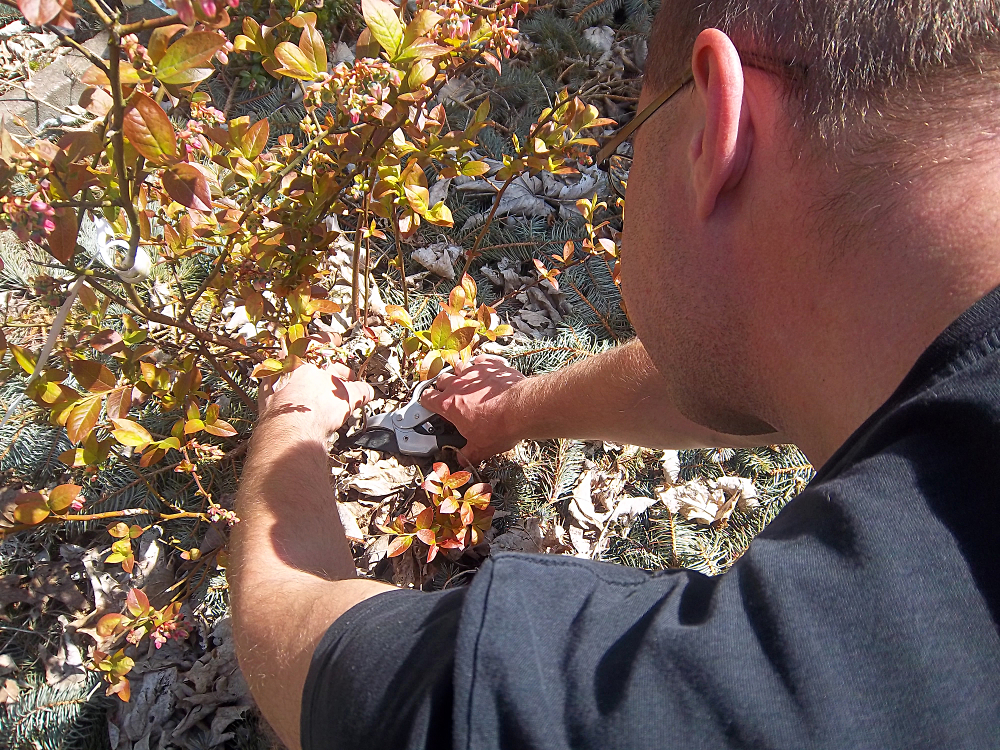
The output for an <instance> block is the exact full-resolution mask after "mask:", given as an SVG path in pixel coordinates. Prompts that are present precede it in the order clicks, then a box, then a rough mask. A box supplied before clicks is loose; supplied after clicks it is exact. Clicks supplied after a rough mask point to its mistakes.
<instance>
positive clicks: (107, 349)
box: [89, 329, 125, 354]
mask: <svg viewBox="0 0 1000 750" xmlns="http://www.w3.org/2000/svg"><path fill="white" fill-rule="evenodd" d="M89 343H90V345H91V346H92V347H93V348H94V349H96V350H97V351H99V352H104V353H105V354H114V353H115V352H118V351H121V350H122V349H124V348H125V344H124V342H123V341H122V336H121V334H120V333H118V331H113V330H111V329H108V330H104V331H98V332H97V333H95V334H94V335H93V336H91V337H90V342H89Z"/></svg>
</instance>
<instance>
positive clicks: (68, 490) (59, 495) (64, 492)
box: [49, 484, 83, 513]
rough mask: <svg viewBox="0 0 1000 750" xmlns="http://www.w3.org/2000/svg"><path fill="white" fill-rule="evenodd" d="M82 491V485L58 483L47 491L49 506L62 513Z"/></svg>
mask: <svg viewBox="0 0 1000 750" xmlns="http://www.w3.org/2000/svg"><path fill="white" fill-rule="evenodd" d="M82 491H83V487H81V486H80V485H78V484H60V485H59V486H58V487H55V488H54V489H53V490H52V491H50V492H49V507H50V508H51V509H52V510H53V512H55V513H62V512H63V511H64V510H66V509H67V508H68V507H69V506H70V505H72V504H73V501H74V500H76V499H77V498H78V497H80V493H81V492H82Z"/></svg>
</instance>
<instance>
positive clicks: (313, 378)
mask: <svg viewBox="0 0 1000 750" xmlns="http://www.w3.org/2000/svg"><path fill="white" fill-rule="evenodd" d="M353 377H354V375H353V373H352V372H351V371H350V369H348V368H347V367H346V366H344V365H341V364H334V365H332V366H330V367H329V368H327V369H324V370H321V369H320V368H318V367H316V366H315V365H310V364H305V365H301V366H300V367H298V368H296V369H295V370H294V371H292V372H291V373H289V374H287V375H282V376H280V377H279V378H278V379H277V380H275V381H266V382H264V383H262V384H261V387H260V396H259V401H260V413H261V416H262V419H267V420H272V419H283V418H291V419H293V420H294V421H295V423H296V424H297V425H298V426H299V429H300V430H301V431H302V432H303V434H306V435H308V436H310V437H315V438H318V439H320V440H325V439H327V438H328V437H330V435H332V434H333V433H334V432H336V431H337V430H339V429H340V428H341V427H342V426H343V424H344V422H345V421H346V420H347V417H348V416H349V415H350V413H351V412H352V411H354V410H355V409H357V408H358V407H359V406H362V405H363V404H366V403H368V402H369V401H371V399H372V397H373V396H374V392H373V391H372V387H371V386H370V385H368V384H367V383H360V382H357V381H354V380H352V378H353Z"/></svg>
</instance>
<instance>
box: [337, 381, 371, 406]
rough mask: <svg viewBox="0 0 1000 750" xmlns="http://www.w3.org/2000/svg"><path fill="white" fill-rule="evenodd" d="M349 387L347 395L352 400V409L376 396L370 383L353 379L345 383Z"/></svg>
mask: <svg viewBox="0 0 1000 750" xmlns="http://www.w3.org/2000/svg"><path fill="white" fill-rule="evenodd" d="M344 387H345V388H346V389H347V396H348V399H349V400H350V402H351V409H352V410H353V409H357V408H358V407H359V406H363V405H364V404H367V403H368V402H369V401H371V400H372V399H373V398H375V391H374V390H373V389H372V387H371V386H370V385H368V383H363V382H360V381H357V380H351V381H347V382H345V383H344Z"/></svg>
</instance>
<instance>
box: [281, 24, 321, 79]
mask: <svg viewBox="0 0 1000 750" xmlns="http://www.w3.org/2000/svg"><path fill="white" fill-rule="evenodd" d="M303 33H305V32H303ZM274 56H275V57H276V58H278V61H279V62H280V63H281V64H282V65H284V67H283V68H278V70H277V71H276V72H278V73H281V74H282V75H284V76H288V77H289V78H297V79H299V80H300V81H312V80H313V79H315V78H316V77H317V74H318V72H319V71H317V70H316V66H315V65H313V60H312V58H311V57H308V56H307V55H306V54H305V53H304V52H303V51H302V50H300V49H299V48H298V47H296V46H295V45H294V44H292V43H291V42H282V43H281V44H279V45H278V46H277V47H275V48H274Z"/></svg>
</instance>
